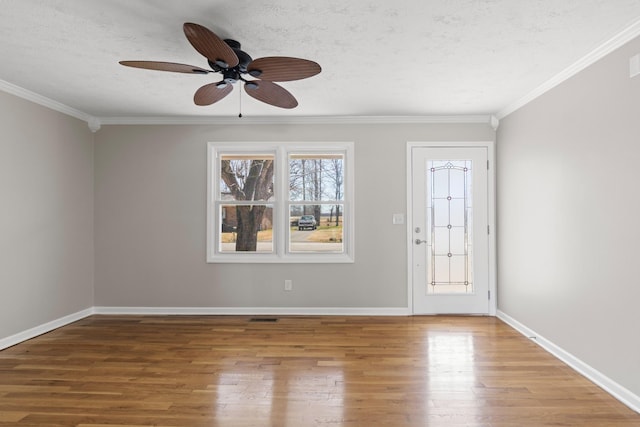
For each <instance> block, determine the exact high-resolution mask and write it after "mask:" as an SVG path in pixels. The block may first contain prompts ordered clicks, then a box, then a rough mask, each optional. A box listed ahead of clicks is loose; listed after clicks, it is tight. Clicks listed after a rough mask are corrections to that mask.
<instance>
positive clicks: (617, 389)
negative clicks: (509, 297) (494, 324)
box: [497, 310, 640, 413]
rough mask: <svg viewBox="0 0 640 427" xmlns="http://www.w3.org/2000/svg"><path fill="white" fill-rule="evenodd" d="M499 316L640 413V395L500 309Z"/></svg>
mask: <svg viewBox="0 0 640 427" xmlns="http://www.w3.org/2000/svg"><path fill="white" fill-rule="evenodd" d="M497 317H498V318H499V319H500V320H502V321H503V322H505V323H506V324H508V325H509V326H511V327H512V328H514V329H515V330H517V331H518V332H520V333H521V334H522V335H524V336H526V337H535V339H533V340H532V341H533V342H535V343H536V344H538V345H539V346H540V347H542V348H544V349H545V350H546V351H548V352H549V353H551V354H553V355H554V356H555V357H557V358H558V359H560V360H562V361H563V362H564V363H566V364H567V365H569V366H570V367H571V368H573V369H574V370H575V371H577V372H579V373H580V374H582V375H584V376H585V377H587V378H588V379H589V380H591V381H592V382H593V383H595V384H597V385H598V386H599V387H601V388H602V389H604V390H605V391H606V392H607V393H609V394H610V395H612V396H613V397H615V398H616V399H618V400H619V401H620V402H622V403H624V404H625V405H627V406H628V407H629V408H631V409H633V410H634V411H636V412H638V413H640V396H638V395H636V394H634V393H632V392H631V391H629V390H628V389H626V388H625V387H623V386H621V385H620V384H618V383H617V382H615V381H613V380H612V379H611V378H609V377H607V376H606V375H604V374H603V373H601V372H600V371H598V370H597V369H594V368H592V367H591V366H590V365H588V364H586V363H584V362H583V361H582V360H580V359H578V358H577V357H575V356H574V355H572V354H571V353H569V352H567V351H565V350H564V349H562V348H561V347H559V346H557V345H556V344H554V343H552V342H551V341H549V340H547V339H546V338H544V337H542V336H540V335H539V334H538V333H537V332H535V331H533V330H531V329H529V328H528V327H526V326H525V325H523V324H522V323H520V322H518V321H517V320H516V319H514V318H512V317H511V316H509V315H508V314H506V313H504V312H502V311H500V310H498V313H497Z"/></svg>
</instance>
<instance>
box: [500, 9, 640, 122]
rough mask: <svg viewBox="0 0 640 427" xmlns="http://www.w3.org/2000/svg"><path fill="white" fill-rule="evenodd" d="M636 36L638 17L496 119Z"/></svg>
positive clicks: (639, 24) (508, 107) (525, 103)
mask: <svg viewBox="0 0 640 427" xmlns="http://www.w3.org/2000/svg"><path fill="white" fill-rule="evenodd" d="M638 36H640V19H637V20H635V21H634V22H633V23H631V24H630V25H629V26H628V27H626V28H625V29H624V30H622V31H621V32H619V33H618V34H616V35H615V36H613V37H612V38H610V39H609V40H607V41H606V42H604V43H602V44H601V45H600V46H598V47H597V48H595V49H594V50H592V51H591V52H589V53H588V54H587V55H585V56H584V57H582V58H581V59H579V60H578V61H577V62H575V63H573V65H571V66H569V67H567V68H565V69H564V70H563V71H561V72H560V73H558V74H556V75H555V76H554V77H552V78H551V79H550V80H548V81H546V82H545V83H543V84H541V85H540V86H538V87H537V88H535V89H534V90H532V91H531V92H529V93H528V94H526V95H525V96H523V97H522V98H520V99H518V100H516V101H515V102H513V103H511V104H509V105H507V106H506V107H505V108H503V109H502V110H500V111H499V112H498V113H497V114H496V118H497V119H498V120H502V119H503V118H505V117H506V116H508V115H509V114H511V113H513V112H514V111H516V110H518V109H520V108H521V107H524V106H525V105H527V104H528V103H529V102H531V101H533V100H534V99H536V98H538V97H539V96H541V95H543V94H544V93H546V92H548V91H549V90H551V89H553V88H554V87H556V86H558V85H559V84H561V83H563V82H564V81H566V80H568V79H570V78H571V77H573V76H575V75H576V74H578V73H579V72H580V71H582V70H584V69H585V68H587V67H588V66H590V65H592V64H594V63H595V62H597V61H598V60H600V59H602V58H604V57H605V56H607V55H608V54H610V53H611V52H613V51H614V50H616V49H618V48H620V47H622V46H623V45H624V44H626V43H628V42H630V41H631V40H633V39H635V38H636V37H638Z"/></svg>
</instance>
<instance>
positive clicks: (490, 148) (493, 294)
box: [406, 141, 498, 316]
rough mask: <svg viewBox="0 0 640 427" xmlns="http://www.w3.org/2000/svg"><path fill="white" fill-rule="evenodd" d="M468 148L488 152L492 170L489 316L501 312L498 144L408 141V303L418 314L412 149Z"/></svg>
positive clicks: (489, 182) (489, 199)
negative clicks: (497, 254) (496, 149)
mask: <svg viewBox="0 0 640 427" xmlns="http://www.w3.org/2000/svg"><path fill="white" fill-rule="evenodd" d="M456 147H460V148H469V147H484V148H486V149H487V158H488V161H489V170H488V171H487V179H488V182H487V208H488V212H487V219H488V222H489V295H490V298H489V316H496V313H497V309H498V304H497V301H498V289H497V279H496V268H497V263H496V179H495V175H496V168H495V164H496V157H495V141H409V142H407V161H406V171H407V221H406V226H407V239H406V241H407V297H408V300H407V304H408V307H409V312H410V313H411V314H412V315H415V314H416V313H415V312H414V308H413V259H412V255H411V254H412V251H413V200H412V198H413V194H412V193H413V166H412V164H413V162H412V158H413V149H414V148H456Z"/></svg>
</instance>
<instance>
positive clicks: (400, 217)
mask: <svg viewBox="0 0 640 427" xmlns="http://www.w3.org/2000/svg"><path fill="white" fill-rule="evenodd" d="M402 224H404V214H401V213H397V214H393V225H402Z"/></svg>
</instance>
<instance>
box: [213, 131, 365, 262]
mask: <svg viewBox="0 0 640 427" xmlns="http://www.w3.org/2000/svg"><path fill="white" fill-rule="evenodd" d="M207 193H208V203H207V205H208V212H207V261H208V262H353V243H354V242H353V236H354V224H353V202H352V201H353V144H352V143H323V144H299V143H298V144H295V143H280V144H271V143H262V144H260V143H233V145H231V144H220V143H209V150H208V191H207Z"/></svg>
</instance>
